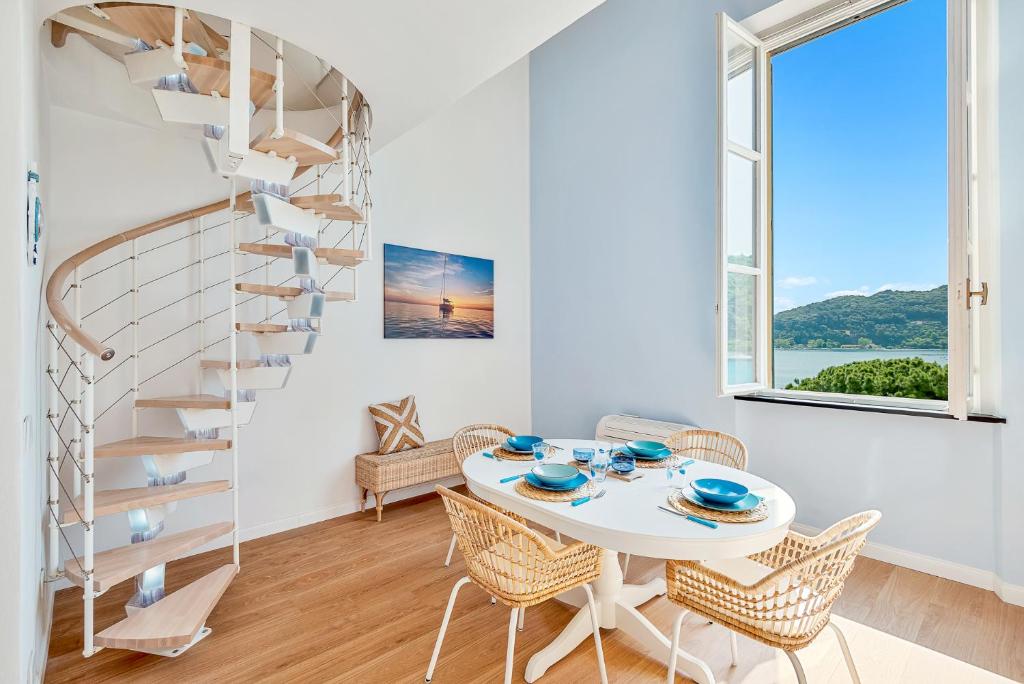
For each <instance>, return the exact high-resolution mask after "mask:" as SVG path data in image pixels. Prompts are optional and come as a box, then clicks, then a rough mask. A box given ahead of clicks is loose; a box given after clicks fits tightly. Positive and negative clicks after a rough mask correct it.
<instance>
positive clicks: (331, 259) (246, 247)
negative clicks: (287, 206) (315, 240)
mask: <svg viewBox="0 0 1024 684" xmlns="http://www.w3.org/2000/svg"><path fill="white" fill-rule="evenodd" d="M238 251H240V252H245V253H246V254H256V255H259V256H268V257H276V258H279V259H290V258H291V256H292V246H291V245H280V244H267V243H264V242H243V243H241V244H239V245H238ZM313 253H314V254H315V255H316V257H317V258H318V259H323V260H324V261H326V262H327V263H328V264H331V265H332V266H357V265H359V264H360V263H361V262H362V261H363V257H364V256H365V255H364V254H363V252H362V250H358V249H339V248H337V247H317V248H316V249H314V250H313Z"/></svg>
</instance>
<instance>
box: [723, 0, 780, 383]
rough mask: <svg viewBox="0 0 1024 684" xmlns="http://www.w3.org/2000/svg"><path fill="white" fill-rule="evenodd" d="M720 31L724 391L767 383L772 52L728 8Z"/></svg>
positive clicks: (769, 314)
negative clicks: (769, 58) (769, 80)
mask: <svg viewBox="0 0 1024 684" xmlns="http://www.w3.org/2000/svg"><path fill="white" fill-rule="evenodd" d="M716 19H717V28H718V169H717V170H718V176H717V177H718V193H717V194H718V282H717V306H716V311H717V324H718V325H717V331H718V344H717V357H718V358H717V372H718V394H719V396H725V395H731V394H743V393H749V392H754V391H757V390H760V389H764V388H765V387H766V386H767V384H768V378H767V376H768V359H769V357H768V354H769V335H770V328H771V326H770V320H769V319H770V316H771V311H770V309H769V307H768V301H767V299H768V284H767V280H766V279H767V274H768V272H769V271H768V269H767V263H766V261H765V260H766V258H767V255H768V248H767V230H766V226H767V221H768V215H767V201H766V198H767V187H768V184H767V168H766V160H765V142H766V140H767V129H766V120H767V112H766V98H765V87H766V73H765V69H766V65H767V61H766V57H765V49H764V45H763V44H762V42H761V41H760V40H758V39H757V38H756V37H755V36H754V35H752V34H751V33H750V32H749V31H747V30H746V29H744V28H743V27H742V26H740V25H739V24H737V23H736V22H735V21H733V20H732V19H730V18H729V17H728V16H726V15H725V14H723V13H719V14H718V15H717V16H716Z"/></svg>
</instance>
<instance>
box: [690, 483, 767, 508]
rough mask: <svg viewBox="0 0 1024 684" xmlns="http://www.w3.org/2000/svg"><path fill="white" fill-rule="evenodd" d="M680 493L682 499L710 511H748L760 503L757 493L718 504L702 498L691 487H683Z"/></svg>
mask: <svg viewBox="0 0 1024 684" xmlns="http://www.w3.org/2000/svg"><path fill="white" fill-rule="evenodd" d="M680 493H681V494H682V495H683V498H684V499H686V500H687V501H689V502H690V503H692V504H696V505H698V506H700V507H701V508H707V509H710V510H712V511H724V512H727V513H742V512H743V511H749V510H750V509H752V508H757V505H758V504H759V503H761V497H759V496H758V495H757V494H747V495H746V496H745V497H743V498H742V499H740V500H739V501H737V502H736V503H732V504H720V503H715V502H714V501H708V500H707V499H704V498H702V497H701V495H700V494H698V493H697V492H695V491H693V490H692V489H683V490H680Z"/></svg>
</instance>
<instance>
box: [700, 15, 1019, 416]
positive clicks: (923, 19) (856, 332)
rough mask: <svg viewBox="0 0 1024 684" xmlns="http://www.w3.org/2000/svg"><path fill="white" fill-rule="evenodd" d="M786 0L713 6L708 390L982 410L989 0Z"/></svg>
mask: <svg viewBox="0 0 1024 684" xmlns="http://www.w3.org/2000/svg"><path fill="white" fill-rule="evenodd" d="M790 4H791V5H792V6H793V7H794V12H800V14H793V16H786V13H785V7H786V5H787V3H786V2H785V1H784V2H782V3H779V5H777V6H774V7H773V8H770V9H769V10H765V12H762V13H761V14H759V15H755V17H752V18H751V19H748V20H745V21H744V22H743V24H742V25H741V24H739V23H737V22H736V21H734V20H732V19H730V18H729V17H728V16H726V15H724V14H719V15H717V34H718V36H717V37H718V73H717V78H718V139H717V143H718V158H717V186H718V187H717V189H718V193H717V194H718V197H717V199H718V221H717V229H718V282H717V301H716V312H717V339H718V345H717V360H718V367H717V380H718V382H717V384H718V392H719V395H720V396H723V395H742V394H758V395H762V396H771V397H778V398H788V399H800V400H806V401H822V402H829V403H855V404H861V405H863V404H870V405H877V406H879V407H888V408H892V407H898V408H901V409H917V410H922V411H931V412H938V413H948V414H952V415H953V416H954V417H957V418H960V419H965V418H967V417H968V415H969V414H972V413H988V414H993V413H997V409H996V406H995V397H996V396H997V393H998V389H999V387H998V385H999V383H998V375H997V374H998V354H997V353H996V352H997V349H996V346H995V345H994V343H993V342H991V340H994V339H997V336H996V335H995V334H994V332H995V331H996V330H997V325H998V322H997V321H994V319H995V315H994V314H995V312H994V310H993V311H990V309H989V308H988V307H986V308H982V307H983V304H984V303H985V298H986V297H987V296H988V295H989V293H990V292H992V290H993V289H994V288H993V287H992V285H993V284H992V282H991V277H992V276H993V275H994V273H995V271H996V269H995V268H994V266H993V265H994V264H995V263H997V259H996V258H995V257H994V255H993V254H992V253H991V250H993V249H995V248H994V247H987V246H986V242H989V243H991V244H996V241H995V240H992V239H991V237H992V236H993V235H995V234H996V233H995V231H996V230H997V224H996V222H995V221H994V220H993V219H994V218H995V216H996V212H994V211H993V210H992V207H993V206H994V201H993V198H992V197H991V196H989V195H987V194H986V193H987V192H989V191H988V189H987V186H986V181H987V179H988V178H989V177H990V176H992V175H993V174H994V173H995V171H994V170H993V168H992V166H993V164H992V160H993V159H994V155H993V154H992V150H994V149H996V148H995V140H994V139H993V138H992V137H989V136H994V133H990V132H989V131H995V130H996V127H995V126H986V125H985V122H984V121H983V120H982V118H983V117H984V116H985V111H986V109H985V105H986V101H987V97H989V95H988V94H987V93H986V92H984V90H983V89H979V86H981V85H984V84H985V82H986V79H985V78H984V74H985V73H988V72H987V71H985V70H987V69H990V68H991V61H992V60H993V59H994V56H993V55H994V53H993V50H994V48H989V47H986V44H987V42H989V39H988V38H987V37H986V38H985V40H981V41H979V40H978V38H977V37H976V36H977V34H978V32H979V30H981V31H982V33H983V34H985V35H986V36H987V33H985V23H986V21H991V16H993V15H990V14H989V10H990V5H991V0H877V1H872V0H867V1H861V2H857V3H849V2H837V1H835V0H830V1H829V2H823V3H822V5H821V6H819V7H817V8H812V9H811V10H810V11H808V9H807V4H806V3H805V2H794V3H790ZM780 8H782V9H781V10H780ZM979 27H980V28H979ZM979 46H980V47H982V48H983V51H982V52H980V53H979ZM796 65H801V66H800V67H799V69H797V68H796ZM979 70H981V71H980V73H981V74H982V77H981V78H979V76H978V74H979ZM911 91H913V93H911ZM852 93H855V94H852ZM843 98H846V99H845V100H844V99H843ZM794 112H796V113H797V115H794ZM836 112H842V113H843V114H842V115H837V116H835V117H833V116H832V115H833V114H834V113H836ZM979 121H981V125H979ZM910 139H914V141H915V142H914V144H915V145H916V147H914V146H912V145H910V143H908V142H907V141H908V140H910ZM904 143H907V145H908V146H907V147H904V146H903V145H904ZM986 150H987V151H988V152H986ZM794 169H798V170H799V171H800V172H799V173H794V171H793V170H794ZM809 169H815V171H814V173H810V172H809ZM830 193H831V197H830V196H829V195H830ZM794 205H799V208H798V210H796V211H794V209H793V207H794ZM851 217H852V220H851ZM915 231H916V232H915ZM986 231H988V232H986ZM986 236H989V239H988V240H986ZM986 249H989V250H990V251H989V252H988V253H986V251H985V250H986ZM797 257H798V258H797ZM794 262H798V263H797V265H796V267H794ZM850 264H854V265H855V266H856V267H855V268H854V267H851V268H845V267H847V266H849V265H850ZM844 268H845V271H844ZM815 269H816V270H815ZM851 273H852V275H851ZM801 288H802V289H801Z"/></svg>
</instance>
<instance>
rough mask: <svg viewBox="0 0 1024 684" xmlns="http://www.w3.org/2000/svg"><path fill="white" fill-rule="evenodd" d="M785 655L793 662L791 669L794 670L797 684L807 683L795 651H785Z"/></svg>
mask: <svg viewBox="0 0 1024 684" xmlns="http://www.w3.org/2000/svg"><path fill="white" fill-rule="evenodd" d="M785 653H786V655H788V656H789V662H791V663H793V669H794V670H796V681H797V682H798V684H807V675H805V674H804V666H803V665H801V664H800V659H799V658H797V657H796V653H793V652H792V651H785Z"/></svg>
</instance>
